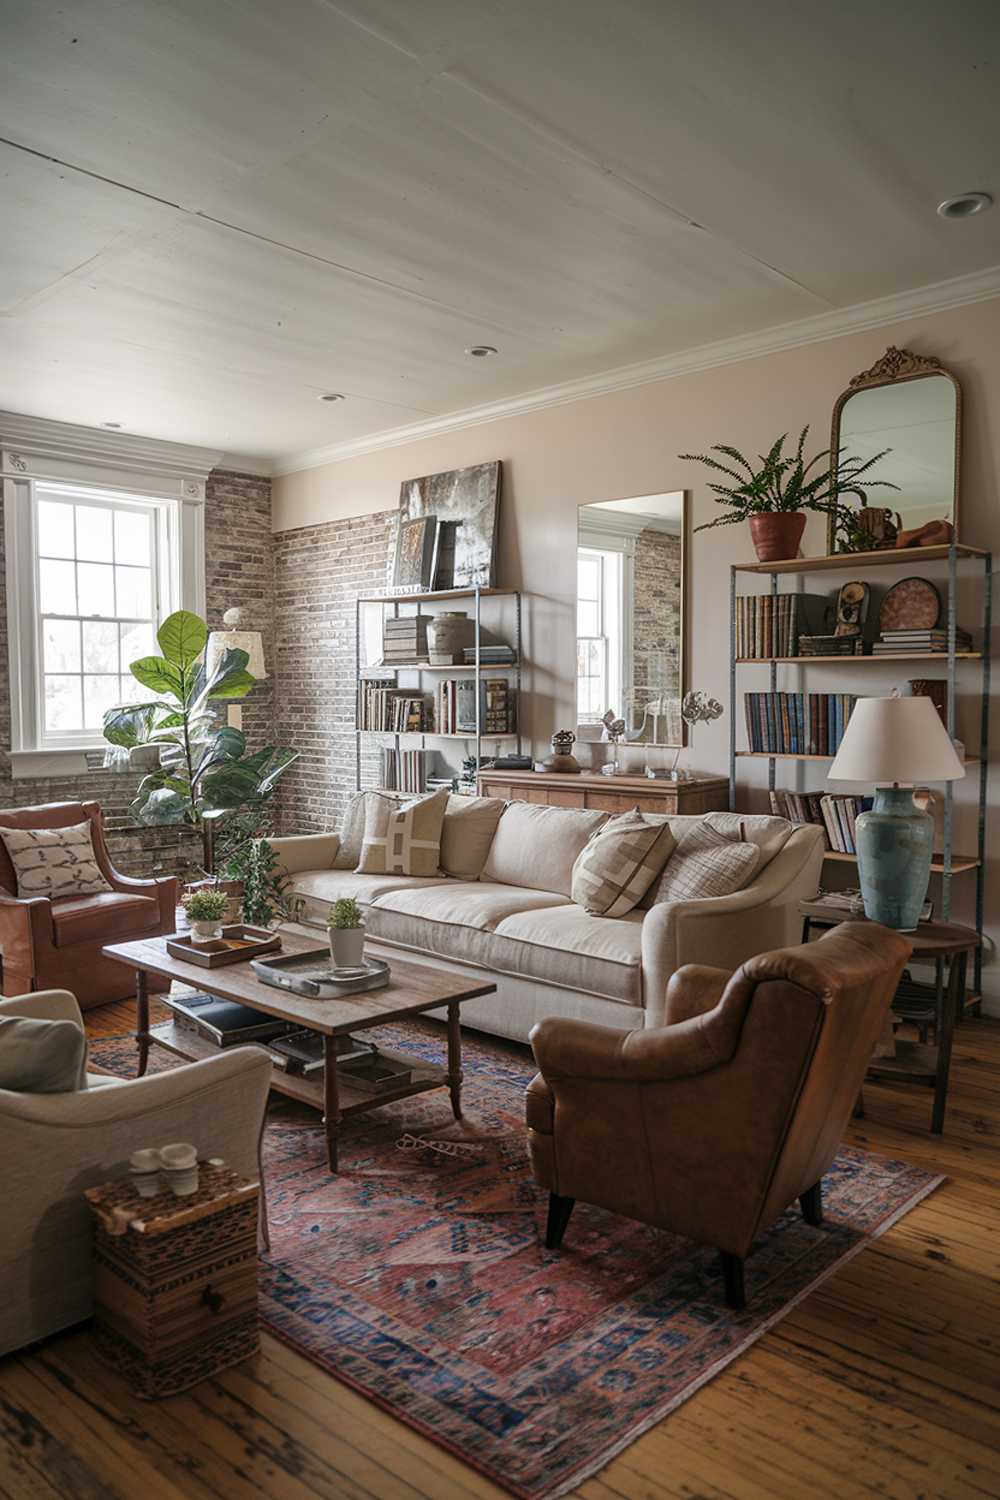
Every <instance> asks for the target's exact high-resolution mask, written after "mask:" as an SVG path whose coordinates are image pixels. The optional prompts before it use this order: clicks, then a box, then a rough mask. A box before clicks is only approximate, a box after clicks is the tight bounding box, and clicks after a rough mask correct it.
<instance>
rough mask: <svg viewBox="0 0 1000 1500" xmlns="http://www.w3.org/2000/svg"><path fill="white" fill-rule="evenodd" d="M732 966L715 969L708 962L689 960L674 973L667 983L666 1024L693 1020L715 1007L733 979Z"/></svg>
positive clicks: (664, 1018) (670, 1024)
mask: <svg viewBox="0 0 1000 1500" xmlns="http://www.w3.org/2000/svg"><path fill="white" fill-rule="evenodd" d="M731 973H732V971H731V970H730V969H711V968H709V967H708V965H707V964H685V965H684V967H683V968H682V969H678V970H677V972H676V973H675V974H673V975H672V976H671V979H670V982H669V984H668V985H667V1003H666V1008H665V1011H664V1017H663V1020H664V1025H666V1026H674V1025H676V1023H677V1022H678V1021H689V1020H690V1019H691V1017H692V1016H703V1015H706V1014H707V1012H708V1011H710V1010H714V1009H715V1007H716V1006H717V1005H718V1003H719V1001H720V1000H721V999H722V995H723V992H724V990H725V988H726V985H727V984H728V983H729V980H730V976H731Z"/></svg>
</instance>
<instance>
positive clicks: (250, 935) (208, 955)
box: [166, 922, 281, 969]
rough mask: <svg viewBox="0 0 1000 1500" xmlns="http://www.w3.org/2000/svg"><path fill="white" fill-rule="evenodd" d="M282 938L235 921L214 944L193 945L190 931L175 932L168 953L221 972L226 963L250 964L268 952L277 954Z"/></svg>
mask: <svg viewBox="0 0 1000 1500" xmlns="http://www.w3.org/2000/svg"><path fill="white" fill-rule="evenodd" d="M280 947H281V938H280V937H279V936H278V934H277V933H275V932H271V931H270V930H269V929H268V928H267V927H248V926H247V924H246V923H245V922H234V923H233V924H232V925H231V926H228V927H223V929H222V937H221V938H219V939H218V940H217V941H216V942H212V943H193V942H192V941H191V934H190V933H188V932H184V933H180V932H175V933H174V935H173V937H168V938H167V941H166V948H167V952H168V953H169V954H170V955H171V957H172V958H179V959H180V960H181V962H182V963H186V964H198V965H199V966H200V967H201V968H203V969H218V968H220V967H221V966H222V965H223V964H242V963H247V962H248V961H249V960H250V959H251V958H260V957H261V956H262V955H263V954H265V953H276V952H277V951H278V949H279V948H280Z"/></svg>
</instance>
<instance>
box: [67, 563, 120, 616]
mask: <svg viewBox="0 0 1000 1500" xmlns="http://www.w3.org/2000/svg"><path fill="white" fill-rule="evenodd" d="M76 576H77V585H78V587H79V590H80V606H79V612H80V614H81V615H113V614H114V612H115V570H114V568H110V567H106V566H105V565H104V564H103V563H77V565H76ZM64 613H65V611H64Z"/></svg>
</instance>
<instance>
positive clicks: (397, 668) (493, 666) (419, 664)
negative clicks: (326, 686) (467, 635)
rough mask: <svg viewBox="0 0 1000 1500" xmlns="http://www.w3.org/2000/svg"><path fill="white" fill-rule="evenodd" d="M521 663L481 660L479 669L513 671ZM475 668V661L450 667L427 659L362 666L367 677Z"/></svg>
mask: <svg viewBox="0 0 1000 1500" xmlns="http://www.w3.org/2000/svg"><path fill="white" fill-rule="evenodd" d="M520 665H521V663H520V662H517V661H490V662H485V661H481V662H480V663H479V670H480V672H512V671H513V670H514V668H515V667H519V666H520ZM475 670H476V663H475V662H474V661H467V662H452V664H451V666H448V667H438V666H431V665H430V663H429V662H426V661H397V662H381V663H379V664H378V665H377V666H374V667H362V668H361V675H362V677H365V678H366V677H367V676H368V674H369V673H372V674H373V675H375V676H377V675H379V674H380V673H382V672H451V673H452V674H453V675H454V674H455V673H456V672H474V671H475Z"/></svg>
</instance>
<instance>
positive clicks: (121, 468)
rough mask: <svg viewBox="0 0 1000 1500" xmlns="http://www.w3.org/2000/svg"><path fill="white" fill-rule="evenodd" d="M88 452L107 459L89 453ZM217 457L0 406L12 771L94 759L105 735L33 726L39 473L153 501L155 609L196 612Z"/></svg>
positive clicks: (46, 770) (73, 766)
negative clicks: (208, 492) (208, 490)
mask: <svg viewBox="0 0 1000 1500" xmlns="http://www.w3.org/2000/svg"><path fill="white" fill-rule="evenodd" d="M5 423H10V425H11V428H12V429H13V430H15V431H16V432H17V433H18V435H19V436H20V438H21V441H20V443H19V444H18V446H17V448H16V449H15V448H14V444H13V443H12V442H10V441H9V439H7V438H6V436H5V433H4V425H5ZM81 435H82V436H81ZM95 450H99V452H98V453H96V454H95ZM78 455H79V456H78ZM95 456H100V457H102V458H105V459H109V460H111V462H105V463H100V464H99V463H95V462H94V459H95ZM219 457H220V455H218V454H215V453H211V452H209V450H205V449H193V448H190V449H187V448H181V446H180V445H178V444H172V443H158V442H155V441H154V440H151V439H138V438H131V437H128V438H126V437H124V435H123V436H121V437H119V436H118V435H117V434H116V435H114V437H113V436H112V435H111V434H100V433H96V432H95V431H94V430H93V429H90V428H80V427H71V426H69V425H68V424H64V423H49V422H45V421H42V420H41V419H32V418H21V417H12V416H11V415H10V414H9V413H0V472H2V475H3V507H4V533H5V548H6V582H7V632H8V645H9V665H10V712H11V748H10V759H11V774H12V776H14V777H25V776H71V775H76V774H79V773H81V772H85V771H87V770H88V769H91V768H92V767H93V766H95V765H100V763H101V759H102V750H103V743H104V741H103V737H102V736H101V734H100V732H99V731H98V732H96V733H95V732H94V731H89V730H81V731H74V732H72V733H70V734H67V735H65V736H59V737H58V740H56V737H55V736H49V737H48V738H47V739H46V740H43V739H42V736H41V714H40V684H41V669H42V660H41V639H40V624H41V614H40V610H39V607H38V605H39V599H38V581H37V580H38V568H37V550H36V546H35V530H36V528H35V519H34V518H35V514H36V505H37V496H36V487H37V486H38V485H39V484H40V483H41V482H44V483H45V485H46V487H48V486H50V485H59V486H64V487H66V488H68V489H73V490H77V491H79V492H80V498H81V499H83V500H85V501H89V500H90V499H91V498H94V499H95V500H97V501H99V500H100V499H102V498H103V499H104V500H105V502H107V501H114V500H122V501H126V502H130V503H135V502H137V501H138V502H139V503H140V504H142V505H144V506H148V507H150V508H153V509H154V510H155V513H156V516H157V527H158V531H159V535H160V538H161V543H162V545H161V548H160V551H161V561H163V562H165V565H166V567H167V570H168V571H167V574H166V576H165V577H164V576H162V574H161V580H160V590H159V593H160V598H159V606H160V617H161V618H162V617H163V616H165V615H166V614H167V613H169V611H170V609H174V608H180V609H189V610H191V611H193V612H194V613H195V614H200V615H204V613H205V517H204V509H205V479H206V477H207V474H208V472H209V470H210V469H211V468H212V467H214V466H215V464H217V462H218V460H219ZM112 465H114V466H112ZM84 491H86V492H87V493H86V494H84V493H83V492H84ZM66 498H69V497H68V496H67V497H66Z"/></svg>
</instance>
